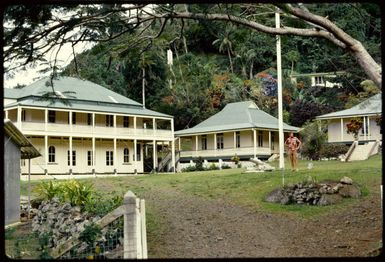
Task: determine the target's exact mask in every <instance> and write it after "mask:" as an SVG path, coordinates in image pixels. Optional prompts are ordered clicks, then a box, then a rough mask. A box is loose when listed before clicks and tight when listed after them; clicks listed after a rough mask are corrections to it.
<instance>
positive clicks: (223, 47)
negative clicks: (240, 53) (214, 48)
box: [213, 27, 234, 73]
mask: <svg viewBox="0 0 385 262" xmlns="http://www.w3.org/2000/svg"><path fill="white" fill-rule="evenodd" d="M230 33H231V29H230V28H229V27H226V30H225V32H224V33H223V32H221V33H219V36H218V39H216V40H215V41H214V42H213V45H219V52H221V53H222V52H227V55H228V57H229V61H230V70H231V73H234V70H233V61H232V59H231V55H232V53H233V50H232V49H233V48H232V46H233V44H232V42H231V40H230Z"/></svg>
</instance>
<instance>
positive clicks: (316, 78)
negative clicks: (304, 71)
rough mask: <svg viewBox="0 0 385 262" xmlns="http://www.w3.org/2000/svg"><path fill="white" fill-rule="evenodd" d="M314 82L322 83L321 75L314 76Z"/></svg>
mask: <svg viewBox="0 0 385 262" xmlns="http://www.w3.org/2000/svg"><path fill="white" fill-rule="evenodd" d="M314 82H315V84H316V85H323V84H324V80H323V77H322V76H316V77H314Z"/></svg>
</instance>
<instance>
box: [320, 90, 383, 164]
mask: <svg viewBox="0 0 385 262" xmlns="http://www.w3.org/2000/svg"><path fill="white" fill-rule="evenodd" d="M381 97H382V93H379V94H376V95H374V96H372V97H370V98H368V99H366V100H364V101H363V102H361V103H359V104H358V105H356V106H353V107H352V108H349V109H345V110H341V111H337V112H333V113H328V114H324V115H320V116H318V117H317V118H316V119H318V120H321V121H327V123H328V142H329V143H343V144H346V145H350V149H349V151H348V152H347V153H346V155H345V158H344V159H343V160H344V161H354V160H365V159H368V157H370V156H371V155H373V154H376V153H377V152H378V150H379V147H381V144H382V129H381V128H382V127H381V124H380V122H379V121H378V120H379V119H381V118H382V100H381ZM357 118H358V119H362V122H363V126H362V128H361V131H360V132H359V135H358V137H357V140H356V139H355V138H354V136H353V135H352V134H348V132H347V126H346V125H347V124H348V123H349V122H350V121H351V120H352V119H357Z"/></svg>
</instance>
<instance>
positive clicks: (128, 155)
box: [123, 147, 130, 164]
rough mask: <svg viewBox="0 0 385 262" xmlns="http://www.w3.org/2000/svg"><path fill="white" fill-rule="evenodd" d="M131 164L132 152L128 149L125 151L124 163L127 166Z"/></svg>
mask: <svg viewBox="0 0 385 262" xmlns="http://www.w3.org/2000/svg"><path fill="white" fill-rule="evenodd" d="M128 162H130V150H128V148H127V147H126V148H124V149H123V163H125V164H127V163H128Z"/></svg>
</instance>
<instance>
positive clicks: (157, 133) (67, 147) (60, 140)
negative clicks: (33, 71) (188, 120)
mask: <svg viewBox="0 0 385 262" xmlns="http://www.w3.org/2000/svg"><path fill="white" fill-rule="evenodd" d="M52 84H53V86H52ZM4 114H5V117H6V118H8V119H10V120H11V121H12V122H13V123H14V124H15V125H16V126H17V127H18V128H19V130H20V131H21V132H22V133H23V134H24V135H25V136H26V137H27V138H28V139H30V141H31V142H32V144H33V145H35V147H36V148H38V149H39V152H40V153H41V155H42V156H41V157H38V158H36V159H34V160H32V166H31V173H32V174H42V173H43V174H44V173H45V174H87V173H94V174H97V173H115V174H118V173H122V174H128V173H136V172H137V173H142V172H145V171H151V170H154V169H157V168H158V164H159V163H158V157H159V155H158V151H160V150H162V149H163V147H167V148H168V149H170V151H173V149H174V130H173V126H174V124H173V117H172V116H170V115H166V114H162V113H159V112H156V111H152V110H149V109H146V108H144V107H143V105H142V104H140V103H138V102H136V101H134V100H131V99H129V98H127V97H124V96H122V95H119V94H117V93H115V92H113V91H111V90H109V89H107V88H104V87H102V86H100V85H97V84H95V83H92V82H90V81H85V80H81V79H78V78H73V77H59V78H57V79H54V80H53V81H52V82H51V81H50V79H49V78H44V79H41V80H39V81H37V82H35V83H33V84H31V85H29V86H26V87H24V88H21V89H9V88H4ZM154 148H155V150H154ZM145 154H146V156H145ZM171 155H172V157H171V158H170V161H169V163H170V164H169V168H170V169H172V168H174V170H175V159H174V154H171ZM147 156H148V157H147ZM145 158H146V159H149V158H151V159H152V161H151V162H152V163H144V159H145ZM145 165H146V166H150V167H149V168H148V169H147V170H146V169H145V168H144V166H145ZM26 172H27V170H26V167H25V166H23V164H22V173H26Z"/></svg>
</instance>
